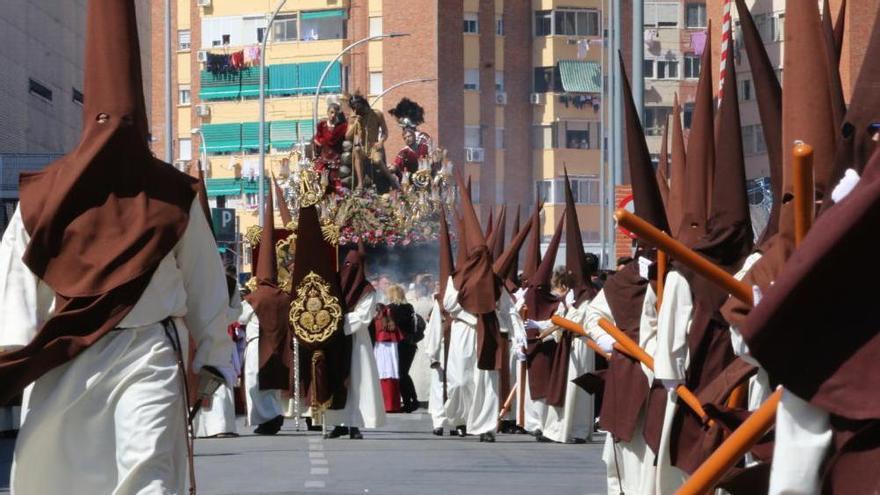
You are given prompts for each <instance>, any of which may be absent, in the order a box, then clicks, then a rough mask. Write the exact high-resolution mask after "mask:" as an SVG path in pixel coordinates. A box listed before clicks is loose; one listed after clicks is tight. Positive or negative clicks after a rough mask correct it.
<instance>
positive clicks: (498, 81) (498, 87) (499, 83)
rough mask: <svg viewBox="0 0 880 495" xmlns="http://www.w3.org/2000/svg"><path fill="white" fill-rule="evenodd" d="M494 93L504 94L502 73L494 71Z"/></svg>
mask: <svg viewBox="0 0 880 495" xmlns="http://www.w3.org/2000/svg"><path fill="white" fill-rule="evenodd" d="M495 91H498V92H499V93H503V92H504V72H503V71H500V70H497V71H495Z"/></svg>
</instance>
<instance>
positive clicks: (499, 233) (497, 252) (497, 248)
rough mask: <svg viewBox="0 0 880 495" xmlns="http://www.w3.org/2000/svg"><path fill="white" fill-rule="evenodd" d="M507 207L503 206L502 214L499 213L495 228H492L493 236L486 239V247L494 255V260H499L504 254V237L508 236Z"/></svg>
mask: <svg viewBox="0 0 880 495" xmlns="http://www.w3.org/2000/svg"><path fill="white" fill-rule="evenodd" d="M506 224H507V206H506V205H502V206H501V212H500V213H498V220H497V221H496V222H495V227H493V228H492V234H491V235H490V236H489V237H487V238H486V245H487V246H489V251H490V252H491V253H492V259H493V260H497V259H498V258H500V257H501V255H502V254H503V253H504V237H505V235H506V234H507V231H506V230H507V229H506Z"/></svg>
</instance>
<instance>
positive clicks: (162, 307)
mask: <svg viewBox="0 0 880 495" xmlns="http://www.w3.org/2000/svg"><path fill="white" fill-rule="evenodd" d="M27 242H28V234H27V232H26V231H25V228H24V225H23V223H22V220H21V214H20V211H18V210H17V211H16V213H15V215H14V216H13V217H12V219H11V221H10V224H9V226H8V227H7V229H6V232H5V233H4V235H3V240H2V243H0V314H3V315H4V318H3V319H2V320H0V348H4V349H9V348H15V347H18V346H23V345H26V344H27V343H28V342H29V341H30V340H31V339H32V338H33V337H34V335H35V334H36V332H37V330H38V329H39V328H40V326H41V325H42V323H43V322H44V321H46V319H47V318H48V317H49V316H50V315H51V313H52V310H53V303H54V294H53V291H52V290H51V288H49V287H48V286H47V285H46V284H45V283H43V282H42V281H41V280H39V279H38V278H37V277H36V276H34V275H33V273H31V272H30V270H29V269H28V268H27V267H26V266H25V265H24V263H23V262H22V261H21V259H22V255H23V253H24V250H25V247H26V246H27ZM216 250H217V246H216V243H215V242H214V238H213V236H212V234H211V230H210V228H209V227H208V223H207V221H206V219H205V215H204V214H203V212H202V210H201V206H200V205H199V202H198V200H196V201H194V202H193V205H192V207H191V208H190V217H189V224H188V226H187V228H186V230H185V232H184V234H183V237H182V238H181V240H180V241H179V242H178V244H177V245H176V246H175V247H174V249H173V250H172V251H171V252H170V253H169V254H168V255H167V256H166V257H165V258H164V259H163V260H162V261H161V263H160V264H159V267H158V268H157V270H156V272H155V273H154V274H153V278H152V279H151V280H150V283H149V284H148V286H147V288H146V290H145V291H144V293H143V295H142V296H141V298H140V300H139V301H138V302H137V304H136V305H135V307H134V308H133V309H132V310H131V312H130V313H129V314H128V315H127V316H126V317H125V318H124V319H123V320H122V321H121V322H120V324H119V329H118V330H114V331H112V332H111V333H110V334H108V335H106V336H104V337H103V338H101V339H100V340H99V341H98V342H96V343H95V344H94V345H92V346H91V347H89V348H88V349H86V350H85V351H83V352H82V353H81V354H80V355H79V356H77V357H76V358H75V359H73V360H71V361H70V362H68V363H65V364H63V365H61V366H59V367H57V368H55V369H54V370H52V371H50V372H49V373H47V374H46V375H44V376H42V377H41V378H39V379H38V380H37V381H36V382H34V384H33V386H32V391H31V393H30V396H29V398H28V400H27V404H26V405H25V406H24V413H25V414H24V416H25V418H24V423H23V424H22V427H21V431H20V432H19V436H18V440H17V442H16V446H15V454H14V459H13V465H12V473H11V483H10V487H11V490H12V492H13V493H20V494H30V493H69V494H92V493H114V494H120V495H122V494H130V493H176V494H180V493H185V491H186V489H185V486H186V484H187V483H186V472H187V460H186V426H185V425H186V401H185V400H184V397H183V393H182V391H183V377H182V376H181V374H180V371H179V369H178V365H177V353H176V352H175V350H174V349H173V347H172V345H171V343H170V342H169V339H168V338H167V337H166V335H165V332H164V329H163V327H162V325H161V322H162V321H163V320H164V319H166V318H167V317H169V316H170V317H172V318H173V320H174V322H175V324H176V326H177V330H178V334H179V335H180V336H182V337H183V340H185V336H186V335H187V334H189V335H192V336H193V337H194V338H195V339H196V342H197V344H198V351H197V352H196V356H195V360H194V367H195V369H197V370H198V369H200V368H201V367H202V366H205V365H210V366H214V367H216V368H218V369H219V370H220V371H221V372H223V373H224V375H226V376H231V375H232V373H233V372H232V364H231V359H230V356H231V355H232V341H231V340H230V339H229V336H228V334H227V332H226V321H225V317H226V309H227V307H228V303H229V297H228V293H227V288H226V280H225V276H224V273H223V266H222V263H221V261H220V257H219V256H216V255H213V253H216ZM183 355H184V356H185V355H186V350H185V349H184V350H183Z"/></svg>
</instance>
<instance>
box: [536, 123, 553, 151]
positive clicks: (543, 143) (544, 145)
mask: <svg viewBox="0 0 880 495" xmlns="http://www.w3.org/2000/svg"><path fill="white" fill-rule="evenodd" d="M555 137H556V126H553V125H536V126H532V146H533V147H534V148H535V149H550V148H555V147H556V139H555Z"/></svg>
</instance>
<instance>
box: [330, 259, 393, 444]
mask: <svg viewBox="0 0 880 495" xmlns="http://www.w3.org/2000/svg"><path fill="white" fill-rule="evenodd" d="M339 278H340V287H341V289H342V294H343V302H344V307H345V323H344V325H345V326H344V332H345V335H347V336H348V335H350V336H351V339H352V346H351V374H350V376H349V383H348V398H347V399H346V401H345V408H344V409H340V410H330V411H327V412H326V413H325V416H324V417H325V424H327V425H328V426H329V425H334V426H335V427H334V429H333V431H332V432H330V433H328V434H327V435H325V438H336V437H339V436H341V435H342V434H344V431H345V428H346V427H348V434H349V438H351V439H356V440H359V439H362V438H363V434H362V433H361V431H360V429H361V428H370V429H373V428H379V427H381V426H383V425H384V424H385V409H384V405H383V401H382V390H381V388H380V387H379V371H378V368H377V367H376V358H375V356H374V354H373V343H372V341H371V340H370V331H369V328H370V323H371V322H372V321H373V316H375V314H376V291H375V290H374V289H373V286H372V285H370V283H369V282H367V277H366V254H365V253H364V251H363V249H362V247H358V249H352V250H351V251H349V252H348V254H347V255H346V256H345V260H344V261H343V262H342V268H341V269H340V271H339Z"/></svg>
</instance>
